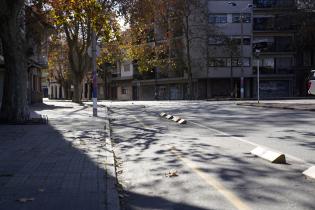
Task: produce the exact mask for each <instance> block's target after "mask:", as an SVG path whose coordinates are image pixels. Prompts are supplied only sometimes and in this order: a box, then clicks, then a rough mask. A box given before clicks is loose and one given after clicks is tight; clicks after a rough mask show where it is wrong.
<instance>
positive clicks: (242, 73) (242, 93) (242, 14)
mask: <svg viewBox="0 0 315 210" xmlns="http://www.w3.org/2000/svg"><path fill="white" fill-rule="evenodd" d="M240 15H241V17H240V21H241V99H243V98H244V93H245V91H244V58H243V57H244V13H243V12H241V14H240Z"/></svg>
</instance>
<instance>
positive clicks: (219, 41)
mask: <svg viewBox="0 0 315 210" xmlns="http://www.w3.org/2000/svg"><path fill="white" fill-rule="evenodd" d="M223 44H224V38H223V37H222V36H210V37H209V45H223Z"/></svg>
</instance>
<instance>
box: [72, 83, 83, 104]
mask: <svg viewBox="0 0 315 210" xmlns="http://www.w3.org/2000/svg"><path fill="white" fill-rule="evenodd" d="M73 86H74V90H73V99H72V101H73V102H74V103H79V104H80V103H82V90H83V87H82V79H79V78H78V77H73Z"/></svg>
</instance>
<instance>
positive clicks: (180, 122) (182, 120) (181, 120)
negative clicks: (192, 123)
mask: <svg viewBox="0 0 315 210" xmlns="http://www.w3.org/2000/svg"><path fill="white" fill-rule="evenodd" d="M178 124H180V125H182V124H187V121H186V120H184V119H180V120H179V121H178Z"/></svg>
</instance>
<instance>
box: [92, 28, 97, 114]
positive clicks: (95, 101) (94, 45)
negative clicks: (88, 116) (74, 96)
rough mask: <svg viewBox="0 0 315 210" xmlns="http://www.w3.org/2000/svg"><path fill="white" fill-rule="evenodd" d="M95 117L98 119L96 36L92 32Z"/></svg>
mask: <svg viewBox="0 0 315 210" xmlns="http://www.w3.org/2000/svg"><path fill="white" fill-rule="evenodd" d="M92 71H93V116H94V117H97V73H96V34H95V32H94V31H93V32H92Z"/></svg>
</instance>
